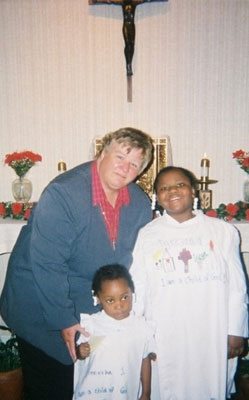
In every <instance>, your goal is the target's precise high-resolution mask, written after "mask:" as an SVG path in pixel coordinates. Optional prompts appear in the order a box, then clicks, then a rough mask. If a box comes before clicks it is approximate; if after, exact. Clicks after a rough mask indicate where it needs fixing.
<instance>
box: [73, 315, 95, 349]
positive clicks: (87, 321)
mask: <svg viewBox="0 0 249 400" xmlns="http://www.w3.org/2000/svg"><path fill="white" fill-rule="evenodd" d="M80 326H81V327H82V328H84V329H85V330H86V331H87V332H88V333H89V334H90V336H84V335H83V334H82V333H81V334H80V336H79V338H78V340H77V342H76V344H77V345H78V346H79V345H80V344H81V343H86V342H88V341H89V339H90V337H91V335H92V331H93V327H92V320H91V315H89V314H80Z"/></svg>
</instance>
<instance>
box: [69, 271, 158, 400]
mask: <svg viewBox="0 0 249 400" xmlns="http://www.w3.org/2000/svg"><path fill="white" fill-rule="evenodd" d="M92 289H93V295H94V298H95V305H96V303H98V304H100V305H101V306H102V308H103V310H102V311H100V312H98V313H96V314H93V315H89V314H81V325H82V326H83V327H84V328H85V329H86V331H87V332H88V333H89V334H90V336H89V338H86V337H84V336H83V335H81V337H80V339H79V341H78V344H79V346H78V347H77V349H76V352H77V355H78V358H79V359H80V360H78V361H77V362H76V364H75V372H74V397H73V399H74V400H76V399H83V400H93V399H94V400H97V399H98V400H111V399H113V400H136V399H140V400H149V399H150V386H151V365H150V359H149V357H148V355H149V353H151V352H152V351H154V348H153V347H152V346H153V331H152V329H151V328H150V327H149V326H148V324H147V323H146V321H145V319H144V317H135V316H134V314H133V313H131V308H132V296H133V293H134V284H133V281H132V279H131V276H130V274H129V272H128V270H127V269H126V268H125V267H123V266H121V265H107V266H104V267H101V268H100V269H99V270H98V271H97V272H96V274H95V276H94V279H93V284H92ZM140 381H141V394H140V397H139V393H140Z"/></svg>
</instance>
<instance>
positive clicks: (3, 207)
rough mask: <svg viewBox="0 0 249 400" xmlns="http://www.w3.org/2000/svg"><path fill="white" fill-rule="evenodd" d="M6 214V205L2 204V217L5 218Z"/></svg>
mask: <svg viewBox="0 0 249 400" xmlns="http://www.w3.org/2000/svg"><path fill="white" fill-rule="evenodd" d="M5 213H6V209H5V206H4V204H0V215H1V216H2V217H4V216H5Z"/></svg>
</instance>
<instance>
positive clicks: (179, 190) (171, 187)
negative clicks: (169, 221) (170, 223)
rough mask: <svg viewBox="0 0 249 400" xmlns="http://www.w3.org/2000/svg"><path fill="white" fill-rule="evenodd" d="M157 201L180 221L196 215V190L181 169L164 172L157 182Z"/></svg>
mask: <svg viewBox="0 0 249 400" xmlns="http://www.w3.org/2000/svg"><path fill="white" fill-rule="evenodd" d="M156 192H157V201H158V203H159V204H160V206H161V207H163V209H164V210H166V211H167V213H168V214H169V215H170V216H171V217H172V218H174V219H175V220H177V221H178V222H184V221H187V220H188V219H190V218H193V217H194V214H193V213H192V203H193V197H194V193H195V190H194V188H192V187H191V184H190V180H189V178H187V177H186V176H185V175H184V174H183V173H182V172H181V171H180V170H177V169H175V170H170V171H167V172H165V173H163V174H162V175H161V176H160V177H159V180H158V183H157V188H156Z"/></svg>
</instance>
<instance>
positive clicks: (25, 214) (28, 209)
mask: <svg viewBox="0 0 249 400" xmlns="http://www.w3.org/2000/svg"><path fill="white" fill-rule="evenodd" d="M31 211H32V210H31V208H27V210H26V211H25V213H24V219H29V217H30V214H31Z"/></svg>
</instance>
